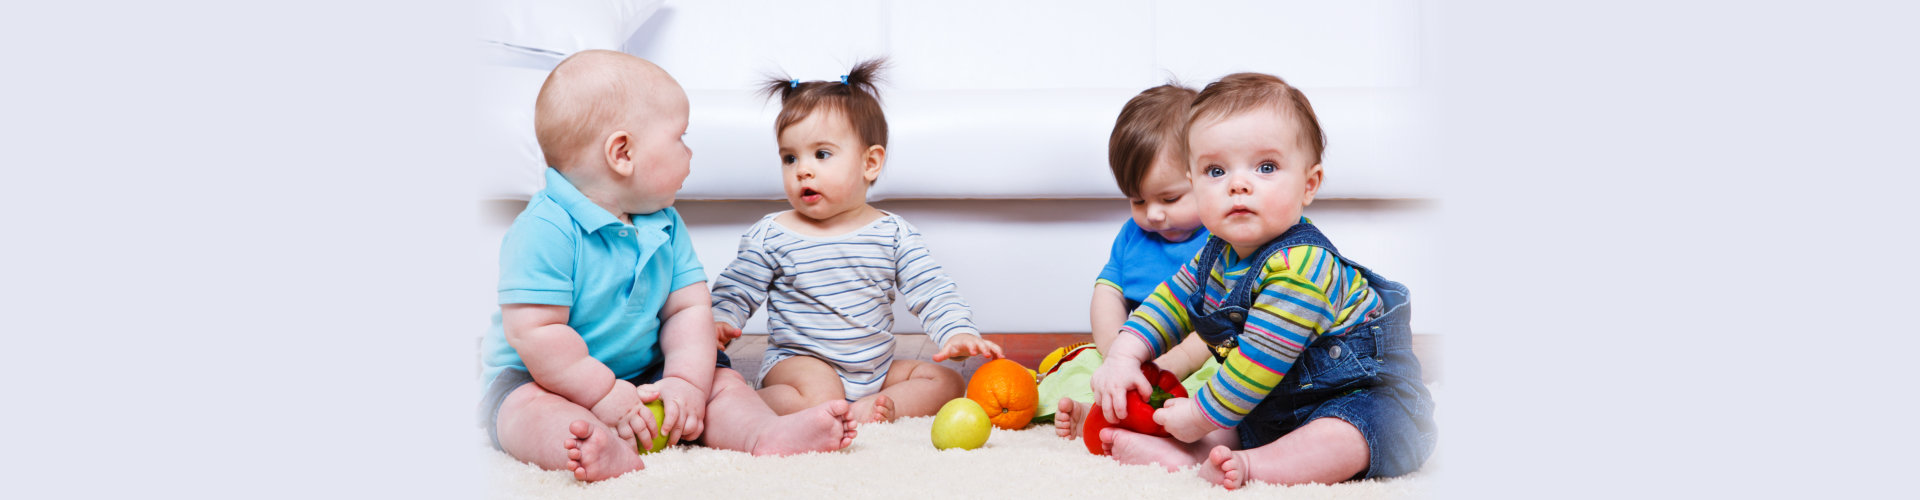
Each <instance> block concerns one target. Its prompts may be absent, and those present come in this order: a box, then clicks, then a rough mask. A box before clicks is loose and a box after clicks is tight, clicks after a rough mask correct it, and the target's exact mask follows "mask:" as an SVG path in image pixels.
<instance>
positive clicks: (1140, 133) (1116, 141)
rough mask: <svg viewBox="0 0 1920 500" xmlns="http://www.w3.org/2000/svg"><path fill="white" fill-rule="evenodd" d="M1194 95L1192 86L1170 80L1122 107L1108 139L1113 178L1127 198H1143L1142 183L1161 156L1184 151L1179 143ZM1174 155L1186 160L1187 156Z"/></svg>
mask: <svg viewBox="0 0 1920 500" xmlns="http://www.w3.org/2000/svg"><path fill="white" fill-rule="evenodd" d="M1194 95H1195V93H1194V91H1193V89H1190V88H1186V87H1182V86H1180V84H1178V83H1168V84H1166V85H1161V86H1158V87H1154V88H1150V89H1147V90H1143V91H1141V92H1140V95H1136V96H1133V98H1132V99H1128V100H1127V105H1126V106H1125V107H1122V108H1120V118H1119V119H1118V120H1115V121H1114V122H1113V135H1112V136H1111V137H1109V138H1108V139H1107V166H1108V167H1111V168H1113V181H1114V182H1115V183H1117V184H1119V185H1120V192H1121V193H1123V194H1125V195H1127V198H1139V197H1140V184H1141V182H1142V181H1143V180H1144V179H1146V177H1147V170H1148V169H1150V168H1153V161H1154V160H1156V159H1158V158H1159V157H1160V155H1162V154H1167V153H1177V152H1180V151H1184V150H1185V149H1184V148H1181V147H1179V143H1180V142H1182V138H1184V137H1185V136H1186V134H1185V132H1186V125H1187V122H1186V118H1187V110H1188V108H1189V107H1190V106H1191V105H1192V103H1193V97H1194ZM1174 156H1177V157H1179V158H1180V161H1181V163H1185V162H1186V157H1185V155H1174Z"/></svg>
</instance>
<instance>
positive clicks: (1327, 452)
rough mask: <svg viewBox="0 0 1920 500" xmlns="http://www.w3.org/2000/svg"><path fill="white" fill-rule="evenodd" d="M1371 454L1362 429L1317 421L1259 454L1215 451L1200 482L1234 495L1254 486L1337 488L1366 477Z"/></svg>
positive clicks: (1202, 469) (1256, 451)
mask: <svg viewBox="0 0 1920 500" xmlns="http://www.w3.org/2000/svg"><path fill="white" fill-rule="evenodd" d="M1368 453H1369V450H1368V448H1367V440H1366V438H1365V437H1364V436H1361V435H1360V429H1359V428H1356V427H1354V426H1353V424H1350V423H1347V422H1346V421H1345V420H1340V419H1338V418H1318V419H1314V420H1313V421H1312V422H1307V425H1303V426H1300V428H1299V429H1295V430H1294V431H1293V432H1289V433H1287V434H1286V435H1285V436H1280V439H1278V440H1275V441H1274V442H1272V443H1267V445H1266V446H1261V447H1259V448H1254V449H1251V450H1242V451H1233V450H1230V449H1228V448H1227V447H1225V446H1219V447H1215V448H1214V449H1213V450H1212V451H1211V452H1210V453H1209V454H1208V456H1207V463H1206V465H1205V466H1202V467H1200V477H1201V478H1204V479H1206V480H1207V481H1209V482H1212V483H1214V484H1219V485H1221V486H1225V487H1226V488H1227V489H1229V490H1231V489H1237V488H1239V487H1241V486H1243V485H1245V484H1246V483H1247V481H1250V480H1257V481H1265V482H1269V483H1275V484H1305V483H1321V484H1333V483H1338V482H1341V481H1346V480H1348V479H1352V478H1353V477H1354V476H1357V475H1359V474H1360V473H1361V472H1363V471H1365V470H1366V469H1367V460H1368V459H1369V455H1368Z"/></svg>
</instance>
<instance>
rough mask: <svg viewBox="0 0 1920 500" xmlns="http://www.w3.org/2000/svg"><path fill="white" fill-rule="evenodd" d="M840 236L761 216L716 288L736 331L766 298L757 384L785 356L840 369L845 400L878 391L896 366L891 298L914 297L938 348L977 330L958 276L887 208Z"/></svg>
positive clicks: (718, 312) (722, 314) (718, 315)
mask: <svg viewBox="0 0 1920 500" xmlns="http://www.w3.org/2000/svg"><path fill="white" fill-rule="evenodd" d="M882 213H883V214H884V215H883V216H882V217H880V218H879V219H878V220H875V221H873V222H872V223H869V224H867V225H866V226H865V227H862V228H860V229H858V230H855V231H853V232H851V233H847V234H843V235H838V236H825V237H821V236H808V235H804V234H800V233H797V232H794V231H792V230H789V229H787V228H786V227H785V226H782V225H780V224H779V223H777V222H774V218H775V217H776V216H779V215H780V213H774V214H770V215H767V216H766V217H764V218H761V219H760V222H757V223H755V224H754V225H753V227H751V228H748V229H747V233H746V234H745V235H743V236H741V237H740V253H739V255H738V256H737V257H735V258H734V259H733V263H731V264H728V265H727V269H726V270H725V271H722V272H721V273H720V278H719V279H718V280H716V281H715V282H714V285H713V318H714V320H715V321H721V322H725V323H727V324H729V325H733V326H734V327H742V326H745V324H746V322H747V318H748V317H750V316H752V315H753V311H754V309H755V308H758V307H759V306H760V304H761V303H762V302H765V303H766V304H767V309H768V314H767V328H768V330H769V333H770V334H771V335H770V337H769V338H768V340H769V342H768V345H767V353H766V357H765V358H764V361H763V362H762V363H761V364H760V373H759V374H758V375H757V376H756V380H758V379H762V378H765V377H766V376H767V371H768V370H770V369H772V368H773V366H774V365H775V364H776V363H779V362H780V361H781V360H784V359H787V358H790V357H794V356H813V357H815V358H819V359H821V360H822V361H826V362H827V364H830V365H833V367H834V370H835V371H836V372H839V374H840V383H841V386H842V387H844V388H845V389H846V393H847V396H846V397H847V400H848V401H853V400H858V399H860V398H864V397H866V396H869V395H872V394H875V393H878V392H880V386H881V383H883V382H885V381H886V379H887V368H888V367H889V366H890V365H892V364H893V333H892V331H893V297H894V293H895V292H899V293H900V294H902V295H905V296H906V299H907V309H908V310H910V311H912V312H913V314H914V315H915V316H919V317H920V320H921V323H922V324H923V325H924V326H925V327H926V331H927V335H928V336H929V337H930V338H931V340H933V341H934V344H935V345H942V346H944V345H946V343H947V340H948V339H951V338H953V336H954V335H957V334H972V335H975V336H978V335H979V334H980V332H979V330H977V329H975V328H974V326H973V318H972V313H971V311H970V310H969V309H968V307H967V303H966V301H965V300H963V299H961V298H960V293H959V291H958V289H957V288H956V287H955V286H954V283H953V279H952V278H949V277H948V276H947V273H946V271H944V270H942V269H941V268H940V264H938V263H935V262H934V260H933V254H932V253H929V252H928V251H927V247H926V244H925V242H923V241H922V240H921V237H920V232H919V230H916V229H914V227H913V225H911V224H908V223H907V221H906V220H905V219H901V218H900V216H898V215H894V214H892V213H886V212H882Z"/></svg>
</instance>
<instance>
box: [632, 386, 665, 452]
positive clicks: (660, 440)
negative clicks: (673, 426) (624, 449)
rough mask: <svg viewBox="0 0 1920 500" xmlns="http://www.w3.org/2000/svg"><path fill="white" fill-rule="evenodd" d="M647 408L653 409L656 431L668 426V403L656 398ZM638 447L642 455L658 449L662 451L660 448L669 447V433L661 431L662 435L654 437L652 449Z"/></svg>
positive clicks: (654, 428)
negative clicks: (666, 422)
mask: <svg viewBox="0 0 1920 500" xmlns="http://www.w3.org/2000/svg"><path fill="white" fill-rule="evenodd" d="M647 409H649V410H653V430H654V432H660V429H661V428H663V427H666V425H665V421H666V419H667V405H666V403H661V402H660V400H658V399H656V400H653V402H651V403H647ZM636 447H637V448H640V454H641V455H645V454H648V453H653V452H656V451H660V450H662V449H665V448H666V447H667V435H666V434H665V433H661V434H660V435H658V436H654V438H653V449H651V450H649V449H647V448H646V447H643V446H636Z"/></svg>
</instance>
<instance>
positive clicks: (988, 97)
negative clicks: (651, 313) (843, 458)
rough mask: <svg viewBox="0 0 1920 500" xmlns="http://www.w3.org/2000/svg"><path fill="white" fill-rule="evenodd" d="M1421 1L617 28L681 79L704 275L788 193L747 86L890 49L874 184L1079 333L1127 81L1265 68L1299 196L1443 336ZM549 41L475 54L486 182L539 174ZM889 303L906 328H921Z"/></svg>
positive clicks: (680, 16)
mask: <svg viewBox="0 0 1920 500" xmlns="http://www.w3.org/2000/svg"><path fill="white" fill-rule="evenodd" d="M611 3H612V4H621V2H611ZM629 3H632V2H629ZM639 3H649V2H639ZM563 4H566V3H565V2H563ZM579 5H586V6H602V7H604V6H605V5H603V4H602V3H601V2H579ZM583 8H584V7H583ZM1428 11H1429V9H1428V8H1427V6H1425V5H1424V4H1423V3H1422V2H1415V1H1404V0H1403V1H1366V2H1340V3H1315V2H1252V1H1228V2H1174V1H1148V0H1131V1H1118V2H1113V1H1098V2H1095V1H1067V2H1044V3H1042V2H1022V1H986V2H968V3H935V2H907V1H885V0H867V1H852V2H832V3H827V4H818V3H807V2H775V1H744V2H680V1H671V2H666V3H664V4H663V5H661V6H660V7H659V9H658V10H656V11H651V12H650V13H648V14H647V15H646V16H645V19H643V21H644V22H642V23H641V24H639V27H638V28H637V30H636V31H634V33H633V34H632V36H631V37H628V38H627V39H626V41H625V42H624V43H622V44H621V45H620V46H619V47H617V48H618V49H620V50H624V51H626V52H629V53H632V54H636V55H639V56H641V57H645V58H647V59H649V60H651V61H654V62H655V63H658V64H660V65H661V66H662V67H664V68H666V69H667V70H668V71H669V72H670V73H672V74H673V75H674V76H675V78H676V79H678V80H679V82H680V83H681V85H682V86H683V87H685V88H686V89H687V91H688V96H689V100H690V102H691V105H692V106H691V115H692V116H691V123H690V126H689V129H688V135H687V142H688V144H689V146H690V147H692V148H693V150H694V156H693V171H692V173H691V174H690V175H689V177H688V179H687V182H686V184H685V188H684V189H683V190H682V191H681V193H680V196H681V200H682V202H681V204H680V205H679V206H680V210H681V211H682V213H683V214H684V215H685V216H686V218H687V219H688V222H689V224H690V226H691V228H692V230H693V232H694V238H695V243H696V248H697V249H698V251H699V253H700V258H701V261H702V263H703V264H704V265H706V266H707V272H708V275H709V277H710V278H711V277H714V276H717V275H718V273H719V272H720V270H721V269H723V268H724V267H725V266H726V265H727V263H728V262H729V261H730V260H731V259H732V257H733V252H734V247H735V245H736V244H737V242H738V237H739V235H740V233H741V232H743V231H744V230H745V228H746V227H747V226H748V225H750V224H751V223H753V222H754V221H756V220H758V219H759V218H760V216H761V215H764V214H765V213H767V212H771V211H776V210H782V209H785V208H786V206H785V203H784V202H779V201H774V202H765V201H752V200H783V199H784V196H783V195H782V193H781V192H780V187H779V186H780V184H779V177H778V174H777V172H778V170H777V166H778V164H777V163H776V162H775V154H774V149H775V148H774V137H773V133H772V123H773V116H774V114H775V113H776V112H777V111H778V105H777V103H770V102H768V101H767V100H765V99H764V98H761V97H759V96H756V95H754V94H753V88H754V87H756V86H757V85H758V83H759V82H761V81H763V80H764V79H765V78H766V77H767V75H769V74H786V75H791V76H792V77H793V78H798V79H802V80H833V79H836V78H838V77H839V75H841V74H844V73H845V72H846V70H847V69H848V68H849V67H850V66H851V65H852V64H853V63H854V62H855V61H858V60H861V59H865V58H870V57H875V56H887V57H889V58H890V60H891V62H892V66H891V68H890V70H889V71H888V72H887V73H886V74H885V75H884V76H885V78H886V83H885V84H884V85H883V86H882V90H881V92H882V99H883V103H884V105H885V107H886V111H887V114H888V121H889V126H890V128H891V132H892V133H891V140H890V144H889V145H888V150H889V159H888V165H887V169H886V171H885V172H884V173H883V174H882V176H881V179H880V181H879V182H878V183H877V184H876V185H875V187H874V189H873V191H872V199H873V200H874V201H875V203H876V206H879V207H881V208H883V209H888V210H893V211H896V212H898V213H900V214H901V215H903V216H905V217H907V219H908V220H909V221H912V222H913V223H914V224H915V225H917V226H919V228H920V229H921V230H922V232H923V233H925V234H926V236H927V240H928V242H929V244H930V245H931V246H932V249H933V251H934V252H935V255H936V257H938V258H939V260H940V262H941V263H942V264H943V265H945V266H946V267H947V268H948V271H949V272H950V273H952V275H953V276H954V278H955V280H956V281H958V282H959V284H960V287H961V291H962V293H963V294H964V295H965V296H966V297H967V299H968V301H969V302H970V303H971V304H972V305H973V306H974V310H975V316H976V320H977V321H978V322H979V324H980V326H981V327H982V328H983V329H985V330H987V331H990V332H1076V331H1081V332H1083V331H1086V330H1087V328H1088V325H1087V313H1086V309H1087V302H1088V299H1089V298H1090V291H1091V287H1092V281H1093V278H1094V276H1095V275H1096V274H1097V273H1098V271H1099V269H1100V266H1101V265H1102V264H1103V263H1104V262H1105V260H1106V255H1107V245H1108V244H1109V243H1110V242H1111V241H1112V239H1113V235H1114V232H1115V231H1116V230H1117V229H1118V227H1119V226H1120V223H1121V221H1123V220H1124V219H1125V218H1126V217H1127V211H1126V205H1125V202H1124V201H1122V200H1121V198H1120V195H1119V191H1118V189H1116V188H1115V187H1114V185H1113V180H1112V175H1111V173H1110V172H1109V170H1108V168H1107V163H1106V146H1107V136H1108V134H1109V133H1110V131H1111V129H1112V126H1113V121H1114V117H1115V116H1117V115H1118V114H1119V110H1120V107H1121V105H1123V104H1124V103H1125V102H1126V100H1127V99H1128V98H1130V97H1132V96H1133V95H1134V94H1135V93H1137V92H1139V91H1140V90H1142V89H1145V88H1147V87H1151V86H1154V85H1158V84H1161V83H1164V82H1166V81H1168V80H1170V79H1178V80H1179V81H1181V82H1183V83H1185V84H1187V85H1190V86H1194V87H1198V86H1201V85H1204V84H1205V83H1206V82H1208V81H1210V80H1212V79H1214V78H1217V77H1219V76H1222V75H1225V74H1227V73H1231V72H1235V71H1260V72H1267V73H1272V74H1276V75H1279V76H1281V77H1283V78H1286V79H1288V80H1289V81H1290V82H1291V83H1293V84H1295V85H1297V86H1299V87H1301V88H1302V89H1303V90H1304V91H1305V92H1306V93H1307V95H1308V96H1309V98H1310V99H1312V100H1313V101H1314V104H1315V108H1316V111H1317V113H1318V115H1319V118H1320V119H1321V121H1322V124H1323V126H1324V127H1325V128H1326V130H1327V133H1328V136H1329V149H1328V151H1327V154H1326V159H1325V164H1326V167H1327V181H1326V185H1325V187H1324V189H1323V191H1322V198H1321V199H1322V200H1323V201H1322V202H1321V203H1319V204H1316V205H1315V206H1314V207H1312V208H1309V210H1308V214H1307V215H1308V216H1309V217H1313V218H1315V220H1316V222H1318V223H1320V224H1321V225H1322V226H1323V227H1325V228H1326V229H1327V231H1328V232H1329V233H1330V234H1331V235H1333V236H1334V237H1335V243H1336V244H1337V245H1339V246H1340V248H1341V249H1342V251H1343V252H1345V253H1347V254H1348V255H1349V256H1351V257H1353V258H1355V259H1356V260H1359V261H1361V262H1363V263H1366V264H1368V265H1369V266H1370V267H1373V268H1375V269H1377V270H1380V271H1381V272H1382V273H1384V274H1387V275H1388V276H1389V277H1392V278H1394V279H1396V280H1399V281H1403V282H1405V283H1407V284H1408V285H1409V286H1410V287H1412V289H1413V290H1414V291H1415V296H1416V297H1419V298H1420V299H1421V301H1420V304H1421V305H1422V306H1423V307H1422V308H1421V311H1422V314H1420V315H1419V316H1417V317H1416V321H1415V328H1416V330H1417V331H1419V332H1421V333H1439V332H1443V331H1445V328H1444V326H1442V325H1443V323H1444V321H1445V320H1444V319H1443V318H1442V314H1439V313H1438V311H1441V308H1439V307H1434V305H1435V304H1437V303H1438V300H1437V297H1438V295H1440V294H1438V293H1434V291H1435V290H1438V289H1440V287H1441V285H1440V284H1439V277H1438V274H1439V273H1438V272H1437V271H1436V268H1437V266H1436V265H1434V263H1433V262H1432V261H1433V259H1432V255H1433V252H1431V251H1429V250H1430V249H1432V248H1434V247H1435V246H1436V245H1437V243H1436V238H1435V237H1436V233H1434V232H1433V231H1430V230H1429V228H1431V227H1434V226H1435V225H1436V224H1435V216H1434V215H1433V214H1432V213H1431V210H1429V209H1430V208H1431V207H1433V206H1435V203H1436V202H1437V200H1438V199H1439V198H1440V193H1439V191H1438V189H1437V188H1436V187H1435V186H1436V184H1437V183H1436V182H1434V181H1435V179H1434V176H1435V175H1436V174H1437V173H1436V171H1435V169H1434V168H1432V163H1431V160H1430V158H1431V157H1432V156H1433V149H1434V148H1433V141H1431V140H1430V136H1431V135H1432V134H1431V132H1432V130H1431V129H1432V127H1431V126H1430V124H1429V123H1430V120H1428V119H1427V118H1426V116H1427V113H1428V112H1429V109H1430V108H1431V105H1430V104H1431V103H1430V101H1431V99H1430V98H1429V95H1430V93H1431V85H1430V84H1429V83H1427V82H1428V80H1429V79H1430V78H1428V77H1427V76H1426V75H1427V73H1429V72H1430V68H1431V65H1432V61H1430V60H1428V59H1427V58H1426V55H1427V54H1428V51H1427V50H1426V48H1425V47H1424V46H1423V44H1424V43H1426V40H1428V39H1429V37H1430V36H1431V33H1430V29H1429V28H1430V26H1429V24H1430V18H1431V13H1430V12H1428ZM601 17H607V16H601ZM615 17H617V16H615ZM615 24H617V23H615ZM524 28H525V29H529V30H531V29H534V28H535V27H531V26H529V27H524ZM489 50H494V49H491V48H490V49H489ZM561 52H565V51H564V50H561V51H556V53H554V54H547V55H545V56H540V55H536V56H534V57H522V58H519V59H514V60H505V61H504V62H503V60H502V59H501V58H497V57H496V58H492V59H490V62H491V63H490V64H489V65H488V66H487V67H485V68H483V75H485V78H483V79H482V80H483V82H486V83H487V84H489V85H491V86H490V87H488V88H489V91H488V94H487V95H486V96H485V97H486V98H488V99H491V100H490V101H488V102H487V103H486V106H485V107H486V108H487V109H490V110H497V111H496V112H495V113H494V115H493V116H492V118H491V121H493V122H497V123H498V124H500V126H497V127H494V129H495V130H498V131H500V132H499V133H500V134H501V135H500V137H499V140H496V141H492V143H491V144H494V147H496V148H498V149H496V150H495V153H496V154H493V155H492V156H493V157H494V159H496V160H499V161H498V162H497V163H495V164H491V165H489V166H488V169H487V172H488V173H489V174H490V176H488V179H490V180H489V181H488V183H487V185H485V186H483V189H484V190H483V195H482V197H483V198H486V199H494V200H524V199H525V198H526V196H527V195H528V194H531V193H532V192H534V191H537V190H538V189H539V188H540V187H541V186H540V177H539V171H540V168H541V165H540V164H539V159H538V158H539V156H538V149H537V146H534V145H533V144H532V143H531V132H532V128H531V102H532V97H531V95H532V93H533V92H534V91H536V90H537V89H538V86H539V82H540V79H541V78H544V74H545V70H546V69H548V68H550V67H551V64H552V63H553V62H555V61H556V60H557V57H558V56H559V55H561V54H560V53H561ZM509 148H510V149H509ZM987 199H993V200H1001V201H986V200H987ZM495 206H496V207H498V206H505V207H509V208H507V209H495V210H492V211H490V212H489V213H491V214H492V217H490V218H488V219H487V224H488V226H487V227H488V229H489V231H488V232H487V233H488V235H489V237H493V238H497V236H498V234H499V232H500V231H504V228H505V224H506V222H507V221H508V218H509V217H510V215H511V211H512V210H511V208H510V207H512V206H513V205H512V204H511V203H508V204H504V205H502V204H499V203H496V204H495ZM496 241H497V240H496ZM493 246H495V247H497V244H495V245H493ZM488 307H489V309H488V311H489V312H490V311H491V309H490V307H491V305H490V301H489V305H488ZM898 313H899V314H898V316H900V317H901V322H900V330H901V331H904V332H913V331H918V328H919V325H918V322H917V321H914V320H912V318H911V315H909V314H906V313H905V311H904V310H901V311H898ZM748 331H764V323H763V322H762V321H761V320H759V319H756V320H754V321H752V322H750V324H749V328H748Z"/></svg>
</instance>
